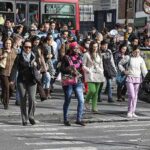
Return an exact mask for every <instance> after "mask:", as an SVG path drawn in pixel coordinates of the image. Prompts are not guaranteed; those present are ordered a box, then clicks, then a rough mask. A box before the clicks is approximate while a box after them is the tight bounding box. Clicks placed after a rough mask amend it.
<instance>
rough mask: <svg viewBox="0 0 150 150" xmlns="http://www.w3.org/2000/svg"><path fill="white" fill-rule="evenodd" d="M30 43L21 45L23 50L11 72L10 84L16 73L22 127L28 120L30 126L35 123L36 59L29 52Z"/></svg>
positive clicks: (27, 41) (28, 41)
mask: <svg viewBox="0 0 150 150" xmlns="http://www.w3.org/2000/svg"><path fill="white" fill-rule="evenodd" d="M31 49H32V43H31V41H30V40H26V41H25V42H24V43H23V50H22V52H21V54H19V55H18V56H17V57H16V59H15V62H14V65H13V68H12V72H11V82H10V83H11V84H13V83H14V81H15V77H16V72H17V71H18V77H17V85H18V91H19V95H20V108H21V117H22V125H23V126H26V125H27V120H28V119H29V122H30V124H32V125H34V124H35V123H36V122H35V120H34V112H35V96H36V88H37V81H36V80H37V79H36V77H35V75H34V73H33V72H34V70H33V69H34V68H36V64H37V63H36V61H35V60H36V58H35V55H34V53H33V52H32V51H31ZM27 99H28V114H27V110H26V109H27V108H26V103H27V102H26V101H27Z"/></svg>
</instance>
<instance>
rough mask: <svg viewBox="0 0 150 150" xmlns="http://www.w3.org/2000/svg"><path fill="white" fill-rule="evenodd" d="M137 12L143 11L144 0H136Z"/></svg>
mask: <svg viewBox="0 0 150 150" xmlns="http://www.w3.org/2000/svg"><path fill="white" fill-rule="evenodd" d="M135 2H136V10H135V11H136V12H138V11H143V2H144V0H136V1H135Z"/></svg>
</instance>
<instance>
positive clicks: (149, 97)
mask: <svg viewBox="0 0 150 150" xmlns="http://www.w3.org/2000/svg"><path fill="white" fill-rule="evenodd" d="M138 99H139V100H141V101H144V102H147V103H150V93H147V92H146V91H145V89H144V88H143V83H141V85H140V87H139V91H138Z"/></svg>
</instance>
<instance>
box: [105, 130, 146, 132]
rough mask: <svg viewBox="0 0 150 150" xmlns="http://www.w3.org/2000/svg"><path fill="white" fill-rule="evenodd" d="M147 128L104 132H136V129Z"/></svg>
mask: <svg viewBox="0 0 150 150" xmlns="http://www.w3.org/2000/svg"><path fill="white" fill-rule="evenodd" d="M145 130H147V129H123V130H107V131H105V132H138V131H145Z"/></svg>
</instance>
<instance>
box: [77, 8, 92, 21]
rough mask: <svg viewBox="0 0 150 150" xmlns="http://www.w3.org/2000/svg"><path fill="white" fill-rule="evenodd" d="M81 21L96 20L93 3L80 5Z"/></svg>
mask: <svg viewBox="0 0 150 150" xmlns="http://www.w3.org/2000/svg"><path fill="white" fill-rule="evenodd" d="M80 21H94V14H93V5H80Z"/></svg>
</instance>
